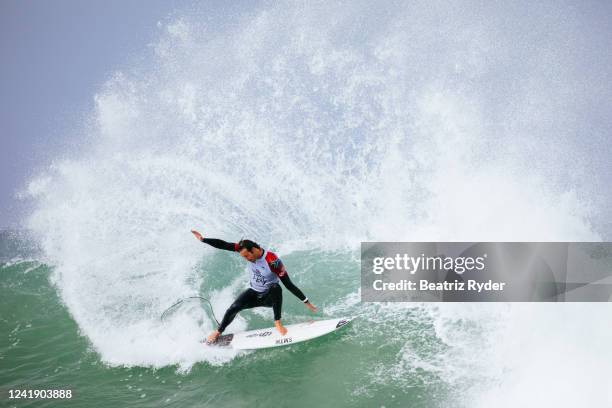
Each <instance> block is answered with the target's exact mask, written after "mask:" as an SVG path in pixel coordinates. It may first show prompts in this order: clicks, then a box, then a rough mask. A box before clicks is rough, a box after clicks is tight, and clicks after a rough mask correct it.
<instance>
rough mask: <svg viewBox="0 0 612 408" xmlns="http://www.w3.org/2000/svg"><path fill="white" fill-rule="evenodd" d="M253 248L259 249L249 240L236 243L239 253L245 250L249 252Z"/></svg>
mask: <svg viewBox="0 0 612 408" xmlns="http://www.w3.org/2000/svg"><path fill="white" fill-rule="evenodd" d="M253 248H260V249H261V247H260V246H259V244H258V243H257V242H253V241H251V240H250V239H241V240H240V242H238V250H240V251H242V250H243V249H246V250H247V251H249V252H251V251H252V250H253Z"/></svg>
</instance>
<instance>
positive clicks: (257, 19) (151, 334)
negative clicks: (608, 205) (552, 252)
mask: <svg viewBox="0 0 612 408" xmlns="http://www.w3.org/2000/svg"><path fill="white" fill-rule="evenodd" d="M555 7H556V8H553V7H552V6H544V5H534V4H532V3H529V7H527V8H525V7H524V5H519V4H505V3H503V2H502V3H484V4H481V5H471V6H470V7H465V6H464V5H460V4H458V3H450V4H447V3H444V2H429V1H428V2H411V3H410V4H405V3H404V2H390V3H388V4H387V5H386V6H385V7H384V8H379V6H378V4H377V3H371V2H350V3H344V2H339V3H334V4H329V3H328V2H319V3H312V4H309V6H308V7H305V6H300V5H297V4H291V5H290V4H280V5H277V4H274V5H273V4H265V5H261V6H257V7H254V8H253V9H252V10H248V11H244V12H241V13H240V14H232V17H231V18H230V17H223V18H222V17H218V16H217V17H214V16H213V17H210V16H209V17H207V10H198V11H194V10H190V12H189V13H177V16H178V17H175V18H173V19H172V20H169V21H167V22H163V23H160V25H159V29H160V31H159V36H158V38H157V39H156V40H155V42H154V43H153V44H152V45H151V47H150V49H149V51H148V52H146V53H145V54H144V56H143V58H142V59H141V61H140V62H138V63H134V65H133V66H129V67H127V68H126V69H124V70H122V71H117V72H115V73H113V74H112V75H110V77H109V79H108V81H107V82H106V83H105V84H104V86H102V87H101V89H100V90H99V92H98V93H96V95H95V111H94V112H92V113H91V115H90V116H89V117H87V118H84V119H83V125H82V126H81V129H82V135H81V137H80V140H82V144H81V145H79V146H74V147H73V148H72V149H71V150H70V151H66V152H64V155H63V156H62V157H60V158H49V159H50V162H51V163H52V164H51V165H50V166H49V167H48V168H47V169H45V170H44V171H42V172H40V174H38V175H37V176H36V177H34V178H33V179H32V180H31V181H30V182H29V184H28V186H27V188H26V195H27V196H28V197H29V198H30V199H31V200H33V201H34V203H35V209H34V211H33V212H32V214H31V215H30V216H29V218H28V219H27V220H26V221H25V223H24V224H25V226H26V227H27V228H28V229H30V230H32V231H33V232H34V233H35V234H36V236H37V237H38V238H39V241H40V245H41V247H42V249H43V251H44V254H45V261H46V262H48V263H49V264H51V265H53V266H54V268H53V270H52V276H51V277H52V282H53V283H54V284H55V286H56V288H57V290H58V292H59V294H60V297H61V300H62V302H63V303H64V304H65V306H66V308H67V309H68V311H69V313H70V315H71V316H72V318H73V319H74V320H75V321H76V322H77V324H78V326H79V329H80V331H81V334H83V335H84V336H86V338H87V339H88V340H89V341H90V342H91V345H92V346H93V348H94V349H95V351H96V352H97V353H99V355H100V358H101V359H102V361H103V362H105V363H106V364H109V365H123V366H148V367H163V366H167V365H178V366H180V367H181V368H183V369H189V368H190V367H192V366H193V364H195V363H197V362H206V363H208V364H212V365H228V364H232V362H233V361H235V359H236V356H237V355H236V353H234V352H231V351H220V350H210V349H204V348H202V347H201V345H200V344H199V343H198V341H199V340H200V339H201V338H202V337H203V333H205V332H207V331H208V330H210V329H212V328H213V321H212V319H211V318H210V316H209V314H208V313H207V312H205V311H203V310H202V309H200V308H188V309H185V310H183V311H182V312H180V313H177V314H175V315H174V316H173V318H172V319H171V320H169V321H168V322H166V323H163V324H162V323H161V322H160V320H159V316H160V314H161V313H162V311H163V310H164V309H165V308H166V307H167V306H168V305H170V304H172V303H173V302H174V301H175V300H176V299H178V298H182V297H185V296H190V295H198V294H200V295H205V296H207V297H210V298H211V299H212V301H213V303H214V304H215V312H216V314H217V315H221V314H222V313H223V311H224V309H225V307H227V306H228V305H229V304H230V303H231V301H232V299H233V297H234V296H235V295H236V293H237V292H238V291H239V290H241V288H242V287H243V286H244V284H245V282H246V278H245V277H244V275H242V272H240V271H241V268H242V267H243V265H242V264H241V261H240V259H238V258H237V257H232V255H231V254H219V253H216V252H214V251H213V250H210V249H208V248H204V247H202V245H201V244H199V243H198V242H197V241H195V240H194V239H193V237H192V236H191V234H190V233H189V230H190V229H191V228H196V229H199V230H201V231H202V232H203V234H205V235H206V236H211V237H219V238H224V239H227V240H237V239H239V238H240V237H243V236H244V237H249V238H251V239H254V240H256V241H258V242H260V243H262V244H263V245H265V246H267V247H271V248H273V249H275V250H276V251H277V252H278V253H279V254H280V255H281V256H282V257H284V258H285V259H286V261H285V262H286V263H287V265H288V267H289V269H290V273H292V276H295V279H296V280H297V281H298V282H299V284H300V285H301V286H303V288H304V289H305V291H306V292H307V293H308V294H309V296H310V297H311V298H313V299H317V301H318V303H319V304H320V305H321V306H324V307H323V310H324V312H325V313H326V314H328V315H335V314H340V313H350V314H354V315H358V316H360V317H361V318H362V319H361V323H360V322H359V320H358V321H356V322H355V327H356V330H357V329H358V330H359V333H360V335H359V336H358V335H356V334H353V335H352V336H349V337H348V339H347V340H346V341H347V342H351V341H353V342H355V343H354V344H361V345H362V346H363V344H364V343H360V342H362V341H363V340H362V336H371V338H372V340H371V342H369V341H368V342H366V343H365V344H366V345H369V346H371V348H368V347H365V348H362V349H361V352H362V353H366V354H367V353H368V350H370V353H371V354H372V355H375V354H376V351H373V350H374V349H375V348H376V347H375V345H376V344H380V342H382V343H383V344H387V345H388V346H389V347H390V348H389V350H393V351H392V352H391V351H390V353H391V354H389V355H387V356H386V357H385V358H384V359H382V360H381V361H384V363H380V365H378V366H376V365H375V363H374V362H373V363H372V364H374V366H375V369H374V370H373V371H372V372H371V373H369V374H367V375H366V374H364V376H363V378H361V379H360V380H359V381H355V384H358V383H361V382H362V381H363V384H365V385H363V386H360V387H358V386H357V385H355V387H354V389H353V390H352V392H354V393H355V395H357V394H359V393H362V394H363V395H368V392H371V389H372V388H376V387H379V388H380V387H387V386H391V383H393V384H394V385H393V386H395V387H400V388H402V389H404V390H405V389H407V388H409V387H411V386H414V385H415V384H426V383H428V381H430V380H431V378H434V377H435V378H437V379H438V380H440V379H441V380H442V381H443V383H444V384H446V385H447V386H448V388H449V389H452V388H453V386H452V384H456V383H457V382H459V383H460V384H463V385H465V388H466V389H468V390H471V391H470V393H468V394H466V395H468V397H467V398H468V401H470V403H469V404H470V405H473V404H475V403H476V402H475V401H482V402H478V404H480V403H482V406H490V405H491V404H490V403H491V401H493V400H494V398H495V395H498V394H495V393H493V391H491V390H496V391H495V392H502V393H503V394H502V395H504V398H507V401H508V404H509V403H510V402H511V401H513V399H512V398H513V397H512V396H513V395H514V396H516V400H517V401H519V400H520V398H522V396H524V395H525V394H523V392H524V391H525V390H526V391H527V392H528V393H530V394H534V395H535V393H537V391H538V387H536V386H535V385H533V383H531V382H528V381H527V380H525V379H524V378H532V379H534V381H536V380H537V379H539V378H547V379H552V380H550V383H549V382H548V380H546V381H547V382H546V383H545V385H546V384H548V385H552V383H554V381H557V380H558V379H559V378H560V377H559V375H560V374H559V373H560V371H559V369H560V368H563V369H564V370H572V369H575V370H578V371H579V370H581V369H584V368H586V366H585V364H587V363H585V361H586V360H589V359H590V358H591V357H589V356H590V354H589V353H590V351H589V352H587V351H580V350H593V348H592V347H591V346H594V345H595V346H596V344H599V343H597V342H598V341H600V340H601V339H602V338H604V337H606V338H608V339H609V337H610V330H608V329H604V328H601V327H599V326H598V323H597V322H600V321H601V320H599V319H601V318H604V317H603V316H609V312H610V311H609V310H608V309H609V308H608V307H607V305H606V306H605V307H604V306H594V305H563V306H562V307H559V306H556V305H555V307H554V308H553V307H548V306H546V305H528V306H526V305H520V306H517V305H477V306H470V305H431V306H423V305H362V304H360V303H359V302H358V288H359V276H358V273H359V267H358V259H357V258H356V256H355V255H356V252H355V251H356V249H357V248H358V245H359V242H360V241H363V240H378V241H385V240H386V241H402V240H416V241H436V240H441V241H453V240H459V241H462V240H465V241H486V240H499V241H513V240H526V241H540V240H542V241H545V240H569V241H574V240H577V241H580V240H585V241H589V240H596V241H597V240H601V231H599V230H597V228H595V227H594V226H593V220H594V219H595V218H596V217H597V215H598V213H599V211H600V209H599V207H597V203H598V201H597V199H596V192H594V191H591V190H590V188H589V187H585V186H584V185H582V184H580V182H581V181H583V180H584V179H585V178H587V177H588V178H590V179H591V180H594V181H593V183H592V184H593V185H595V184H596V183H595V181H596V180H598V178H597V175H596V174H595V175H593V173H594V170H593V169H589V168H588V166H589V165H590V163H595V162H596V160H590V161H585V160H584V159H583V157H584V154H585V151H586V150H585V149H586V148H585V147H584V146H583V145H582V144H580V143H579V141H578V140H577V139H576V135H577V134H580V133H581V131H582V129H581V126H582V125H581V122H580V119H579V117H578V116H579V113H580V112H583V111H584V110H585V109H588V106H587V105H586V102H584V101H585V99H584V98H583V96H585V95H589V94H590V93H591V92H594V90H595V89H596V88H597V86H598V83H597V81H596V78H592V77H586V78H581V79H580V80H578V77H579V73H578V72H577V71H576V70H577V67H578V65H577V64H578V62H577V60H576V55H577V53H578V52H579V49H580V48H579V46H580V43H581V41H583V40H584V38H583V37H581V35H582V34H581V31H580V24H579V23H580V21H577V20H576V18H574V16H573V15H572V10H571V8H570V7H566V8H563V7H561V6H558V7H557V6H555ZM601 154H602V156H604V155H606V154H607V155H609V152H601ZM356 259H357V260H356ZM340 261H341V262H340ZM338 271H341V272H338ZM329 286H332V287H331V288H330V287H329ZM287 298H288V296H287V297H286V299H287ZM286 303H290V301H289V300H286ZM603 309H605V310H603ZM303 314H304V312H303V311H302V310H301V309H298V308H297V307H294V306H290V305H289V306H288V308H287V312H286V316H287V317H286V318H287V319H291V317H294V318H296V319H298V318H300V316H303ZM258 316H259V317H258ZM262 316H263V315H262ZM262 316H260V315H259V314H257V313H252V312H249V313H246V314H245V316H241V317H240V318H238V319H237V320H236V321H235V323H234V324H233V325H232V329H233V330H240V329H245V328H246V327H247V326H248V324H247V323H248V322H253V321H257V319H258V318H259V319H260V320H262V319H263V317H262ZM266 316H267V315H266ZM253 319H255V320H253ZM568 319H569V321H571V322H572V323H571V324H573V325H574V326H569V327H573V328H572V329H571V330H572V331H569V329H565V328H564V327H565V326H563V324H565V322H566V321H567V320H568ZM262 321H263V322H267V320H262ZM423 322H427V325H426V327H429V328H430V329H428V330H425V331H420V329H418V327H421V326H419V325H420V324H425V323H423ZM508 327H511V328H512V331H508ZM596 327H599V328H598V329H597V330H598V331H597V333H598V334H599V336H595V337H594V338H590V337H588V336H587V334H586V333H587V332H588V331H589V330H591V329H593V328H596ZM381 330H382V331H383V332H388V333H393V336H394V337H392V338H388V337H386V336H385V338H384V339H383V338H382V337H381V334H380V332H381ZM506 335H507V336H506ZM568 335H569V336H570V338H568V337H567V336H568ZM559 336H560V337H559ZM517 338H518V339H517ZM415 339H418V341H416V340H415ZM493 339H495V341H493ZM520 339H523V340H524V342H521V341H520ZM570 340H571V341H570ZM419 342H420V343H419ZM416 343H418V344H416ZM474 344H478V345H479V347H480V352H478V353H474V352H475V350H474ZM551 344H554V345H555V347H556V348H550V347H548V345H551ZM608 344H609V343H608ZM542 348H544V349H546V350H547V353H544V355H543V357H542V358H544V359H545V360H538V356H542V355H541V354H539V350H541V349H542ZM561 348H563V349H564V350H566V351H567V352H568V353H574V352H577V353H578V354H572V355H574V356H577V357H574V358H571V359H569V361H568V360H566V361H563V362H561V361H560V360H557V359H555V358H554V356H555V355H556V354H555V353H553V351H554V350H557V351H560V349H561ZM502 351H503V352H504V353H503V354H500V353H501V352H502ZM601 353H603V354H605V355H606V356H607V357H610V353H609V351H607V350H601ZM519 355H520V356H529V357H530V359H529V360H526V359H524V358H517V357H518V356H519ZM372 361H375V360H372ZM529 362H530V363H529ZM390 367H391V368H390ZM355 369H356V370H357V368H355ZM361 369H363V367H362V368H361ZM588 369H589V370H591V378H598V377H597V373H599V372H600V370H601V372H600V373H601V374H602V377H601V378H605V375H603V373H604V372H605V371H604V367H603V366H601V365H599V364H597V362H595V361H593V364H592V365H590V366H589V368H588ZM578 371H574V372H578ZM423 372H425V373H426V374H420V373H423ZM508 372H512V373H514V374H513V375H512V376H510V375H507V374H506V373H508ZM521 375H524V376H527V377H521ZM521 378H523V379H522V380H521ZM416 379H418V380H416ZM553 380H554V381H553ZM598 381H601V383H598V384H599V385H601V386H602V387H603V386H604V385H605V384H603V381H604V380H603V379H602V380H597V379H596V380H595V382H596V383H597V382H598ZM381 384H382V385H381ZM562 384H563V382H562ZM591 385H592V384H587V383H578V384H577V387H578V388H579V390H580V391H585V392H586V391H588V389H589V387H590V386H591ZM602 389H603V388H602ZM557 391H558V393H556V394H555V395H554V396H553V397H551V398H553V399H554V400H555V402H557V403H558V404H557V405H556V406H565V405H567V404H569V402H568V401H570V402H571V401H575V399H572V398H571V396H574V395H579V394H578V393H577V392H578V391H576V390H574V389H569V388H567V387H565V388H562V389H560V390H559V389H558V390H557ZM574 392H576V393H574ZM462 395H464V394H462ZM520 401H521V402H524V401H522V400H520ZM597 401H600V400H597ZM497 402H499V401H497ZM527 405H529V404H527ZM570 405H571V404H570ZM534 406H535V405H534ZM540 406H541V405H540ZM568 406H569V405H568Z"/></svg>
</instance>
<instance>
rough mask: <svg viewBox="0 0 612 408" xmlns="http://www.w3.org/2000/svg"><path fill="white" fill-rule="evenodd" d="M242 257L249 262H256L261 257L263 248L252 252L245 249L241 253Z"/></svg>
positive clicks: (254, 249)
mask: <svg viewBox="0 0 612 408" xmlns="http://www.w3.org/2000/svg"><path fill="white" fill-rule="evenodd" d="M240 256H241V257H243V258H244V259H246V260H247V261H249V262H255V261H256V260H258V259H259V258H260V257H261V248H253V249H251V250H250V251H249V250H248V249H246V248H244V249H242V250H241V251H240Z"/></svg>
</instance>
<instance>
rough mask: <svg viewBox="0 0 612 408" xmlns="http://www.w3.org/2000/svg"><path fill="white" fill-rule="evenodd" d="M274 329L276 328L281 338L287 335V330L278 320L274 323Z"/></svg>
mask: <svg viewBox="0 0 612 408" xmlns="http://www.w3.org/2000/svg"><path fill="white" fill-rule="evenodd" d="M274 327H276V330H278V332H279V333H280V334H281V336H284V335H285V334H287V329H286V328H285V326H283V325H282V323H281V322H280V320H275V321H274Z"/></svg>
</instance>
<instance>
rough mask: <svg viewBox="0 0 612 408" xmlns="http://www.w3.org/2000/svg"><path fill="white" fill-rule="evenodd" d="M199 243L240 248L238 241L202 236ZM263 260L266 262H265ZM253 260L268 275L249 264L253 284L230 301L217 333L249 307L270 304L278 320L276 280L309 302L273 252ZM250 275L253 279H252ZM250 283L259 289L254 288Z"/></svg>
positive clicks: (280, 296)
mask: <svg viewBox="0 0 612 408" xmlns="http://www.w3.org/2000/svg"><path fill="white" fill-rule="evenodd" d="M202 242H204V243H206V244H208V245H211V246H213V247H215V248H218V249H224V250H226V251H236V252H237V251H239V247H238V244H235V243H231V242H226V241H223V240H221V239H216V238H202ZM262 261H265V263H264V262H262ZM255 262H256V263H259V264H260V265H262V266H267V268H268V269H266V270H265V271H264V273H267V276H263V277H262V276H261V275H260V272H259V271H257V270H256V269H255V268H254V267H252V265H249V267H251V269H252V270H253V271H255V273H256V274H257V275H256V276H255V275H253V276H252V279H251V286H252V287H250V288H248V289H246V290H245V291H244V292H242V293H241V294H240V295H239V296H238V297H237V298H236V300H235V301H234V303H232V305H231V306H230V307H229V309H227V311H226V312H225V315H224V316H223V320H222V321H221V323H220V324H219V327H218V328H217V330H218V331H219V332H220V333H223V331H224V330H225V328H226V327H227V326H228V325H229V324H230V323H231V322H232V321H233V320H234V318H235V317H236V315H237V314H238V312H240V311H241V310H244V309H251V308H253V307H259V306H265V307H272V310H273V311H274V320H280V318H281V309H282V304H283V291H282V289H281V287H280V285H279V284H278V281H280V282H282V283H283V285H284V286H285V287H286V288H287V289H288V290H289V291H290V292H291V293H293V294H294V295H295V296H296V297H297V298H298V299H300V300H301V301H302V302H304V303H306V302H308V298H307V297H306V296H304V293H302V291H301V290H300V289H299V288H298V287H297V286H295V285H294V284H293V282H291V279H289V275H288V274H287V271H286V270H285V267H284V266H283V263H282V262H281V260H280V259H279V258H278V257H277V256H276V255H275V254H274V253H272V252H270V251H264V253H263V254H262V257H261V258H260V259H258V260H256V261H255ZM249 267H248V268H249ZM270 277H272V279H270ZM253 278H255V280H254V279H253ZM266 278H267V279H266ZM261 282H263V284H264V285H265V289H263V288H264V286H261V285H262V283H261ZM253 286H255V287H256V288H257V289H259V290H255V289H253Z"/></svg>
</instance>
